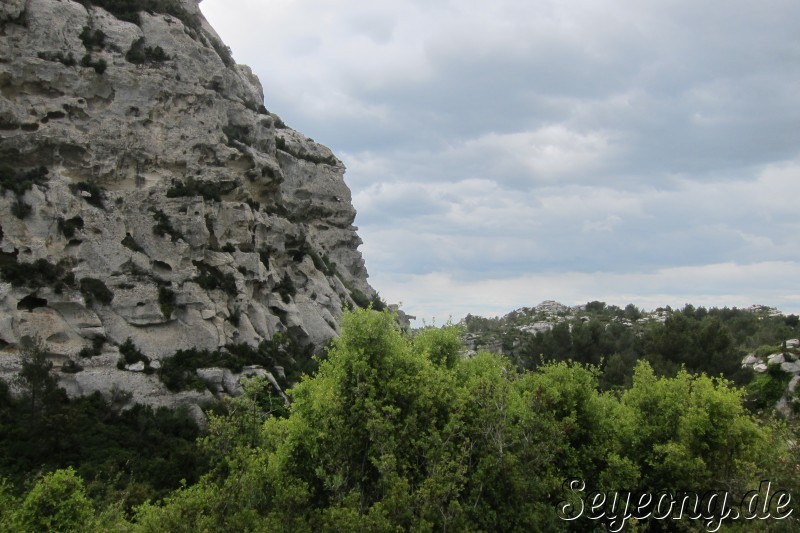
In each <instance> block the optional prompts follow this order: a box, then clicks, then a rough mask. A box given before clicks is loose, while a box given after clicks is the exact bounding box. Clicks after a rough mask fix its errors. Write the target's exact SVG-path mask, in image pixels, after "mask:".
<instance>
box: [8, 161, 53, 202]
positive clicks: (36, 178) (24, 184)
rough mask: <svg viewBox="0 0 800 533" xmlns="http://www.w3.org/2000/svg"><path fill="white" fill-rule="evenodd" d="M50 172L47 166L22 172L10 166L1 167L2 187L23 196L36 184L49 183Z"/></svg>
mask: <svg viewBox="0 0 800 533" xmlns="http://www.w3.org/2000/svg"><path fill="white" fill-rule="evenodd" d="M48 173H49V171H48V170H47V168H46V167H37V168H33V169H30V170H28V171H26V172H21V173H20V172H17V171H15V170H13V169H11V168H9V167H0V189H2V190H3V191H11V192H13V193H15V194H16V195H17V196H22V195H23V194H25V192H26V191H29V190H31V188H32V187H33V186H34V185H44V184H45V183H47V174H48Z"/></svg>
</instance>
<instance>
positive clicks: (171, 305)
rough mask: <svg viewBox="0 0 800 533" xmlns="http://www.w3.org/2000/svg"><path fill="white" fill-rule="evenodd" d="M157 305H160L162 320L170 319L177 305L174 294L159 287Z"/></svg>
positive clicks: (167, 288)
mask: <svg viewBox="0 0 800 533" xmlns="http://www.w3.org/2000/svg"><path fill="white" fill-rule="evenodd" d="M158 303H159V304H160V305H161V312H162V313H163V314H164V318H167V319H168V318H170V317H171V316H172V312H173V311H174V310H175V305H176V304H177V297H176V295H175V292H174V291H173V290H172V289H170V288H169V287H165V286H163V285H161V286H159V287H158Z"/></svg>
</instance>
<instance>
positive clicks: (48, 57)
mask: <svg viewBox="0 0 800 533" xmlns="http://www.w3.org/2000/svg"><path fill="white" fill-rule="evenodd" d="M36 55H37V57H38V58H39V59H44V60H45V61H58V62H59V63H61V64H62V65H64V66H65V67H74V66H75V65H77V64H78V62H77V61H76V60H75V56H73V55H72V52H70V53H69V54H67V55H64V52H56V53H48V52H39V53H37V54H36Z"/></svg>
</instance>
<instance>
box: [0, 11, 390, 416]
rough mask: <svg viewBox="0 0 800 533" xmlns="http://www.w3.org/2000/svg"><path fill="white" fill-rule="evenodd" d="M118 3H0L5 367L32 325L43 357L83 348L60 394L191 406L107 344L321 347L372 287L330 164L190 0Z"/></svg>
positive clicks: (211, 377) (339, 169) (64, 358)
mask: <svg viewBox="0 0 800 533" xmlns="http://www.w3.org/2000/svg"><path fill="white" fill-rule="evenodd" d="M130 5H136V3H133V4H131V3H130V2H127V3H126V2H111V1H108V0H82V1H80V2H79V1H72V0H5V1H4V2H3V3H2V4H0V95H1V97H0V186H2V190H0V193H2V194H1V195H0V252H2V253H1V254H0V268H2V270H0V274H2V282H0V346H2V347H4V348H3V349H2V351H0V377H3V378H8V377H9V376H11V375H12V374H14V373H15V372H16V371H17V370H18V368H19V359H18V356H17V353H18V351H17V348H18V346H19V344H20V342H21V341H23V340H24V339H26V338H33V337H35V336H38V337H40V338H41V339H43V340H44V341H45V343H46V346H47V350H48V352H49V355H50V356H51V358H52V359H53V360H54V361H55V362H56V365H57V366H59V365H60V364H69V365H74V364H75V361H78V354H82V355H93V356H92V357H87V358H85V359H81V360H80V361H79V362H80V366H81V367H83V371H82V372H77V373H73V374H64V375H63V376H62V379H61V382H62V384H64V385H65V386H66V387H67V389H68V390H69V391H70V393H71V394H75V395H77V394H86V393H91V392H93V391H95V390H100V391H101V392H104V393H110V391H111V390H112V389H115V388H116V389H122V390H127V391H131V392H132V393H133V395H134V399H135V400H136V401H139V402H142V403H151V404H156V405H162V404H166V405H170V404H174V403H176V402H178V403H181V402H186V403H191V404H196V403H197V402H198V401H200V400H202V399H203V398H208V397H209V396H210V393H209V392H203V393H198V392H185V393H181V394H182V395H183V396H181V395H175V394H171V393H169V392H168V391H167V390H166V389H165V388H164V387H163V385H162V384H161V383H160V382H159V381H158V379H157V378H156V376H154V375H147V374H146V373H144V372H137V370H144V368H139V366H142V365H137V363H133V364H128V365H127V367H125V368H124V369H122V370H120V369H117V368H116V363H117V361H118V360H119V359H120V352H119V347H120V346H121V345H122V344H123V343H124V342H125V341H126V340H127V339H131V341H132V342H133V344H134V345H135V346H136V347H138V349H139V350H141V352H142V353H143V354H146V356H147V358H148V360H149V361H150V366H149V369H157V368H158V366H159V362H160V361H162V360H164V359H165V358H169V357H170V356H171V355H172V354H173V353H175V352H176V351H177V350H181V349H189V348H197V349H206V350H216V349H219V348H220V347H223V346H226V345H230V344H239V343H247V344H250V345H257V344H258V343H259V342H262V341H265V340H269V339H272V338H273V337H274V336H275V335H276V334H278V333H281V334H284V335H286V336H287V338H290V339H291V340H292V341H293V342H295V343H296V344H297V345H298V346H305V347H309V348H310V349H317V350H318V349H319V348H320V347H321V346H322V345H323V344H324V343H325V342H326V341H327V340H328V339H330V338H331V337H333V336H335V335H336V334H337V328H338V326H337V321H338V318H339V317H340V315H341V310H342V308H343V307H346V306H352V305H364V303H365V302H368V301H369V300H370V299H373V298H375V297H376V293H375V292H374V290H373V289H372V288H371V287H370V286H369V284H368V283H367V272H366V269H365V266H364V262H363V259H362V257H361V254H360V252H359V251H358V249H357V248H358V246H359V244H360V243H361V240H360V239H359V237H358V235H357V234H356V230H357V228H356V227H355V226H354V225H353V221H354V218H355V210H354V209H353V207H352V205H351V201H350V200H351V195H350V190H349V189H348V187H347V185H346V184H345V182H344V180H343V174H344V170H345V168H344V165H343V164H342V163H341V161H339V160H338V159H337V158H336V157H335V156H334V155H333V154H332V153H331V151H330V150H329V149H327V148H326V147H324V146H322V145H320V144H317V143H316V142H314V141H313V140H311V139H310V138H308V137H306V136H304V135H303V134H301V133H299V132H297V131H294V130H292V129H291V128H289V127H287V126H286V125H285V124H284V123H283V122H282V121H281V119H280V118H279V117H278V116H277V115H276V114H274V113H271V112H269V111H268V110H267V109H266V108H265V106H264V96H263V91H262V88H261V86H260V84H259V82H258V80H257V79H256V78H255V76H254V75H253V73H252V72H251V71H250V69H249V68H248V67H246V66H242V65H236V64H235V63H234V62H233V60H232V58H231V56H230V52H229V50H228V49H227V48H226V47H225V46H224V45H223V44H222V43H221V41H220V39H219V37H218V36H217V34H216V33H215V32H214V30H213V29H212V28H211V27H210V26H209V25H208V23H207V22H206V21H205V19H204V18H203V16H202V13H201V12H200V10H199V8H198V6H197V2H196V1H194V0H180V1H178V0H149V1H148V2H144V3H140V5H146V6H147V8H148V10H146V11H136V9H133V10H131V8H130ZM120 6H122V7H120ZM69 361H72V363H68V362H69ZM226 370H227V369H226ZM273 373H277V372H273ZM199 374H200V375H201V377H202V376H205V378H207V381H209V382H212V383H214V384H215V385H213V386H212V387H211V388H212V389H214V390H215V392H220V391H222V390H227V391H228V392H234V393H235V391H236V390H237V388H236V386H235V385H230V383H231V379H233V378H231V377H230V375H228V374H230V372H229V371H228V373H227V374H225V372H223V371H222V370H220V371H219V372H217V371H207V372H199ZM218 374H219V375H218ZM222 374H225V375H224V376H222ZM220 376H221V377H220ZM270 377H272V374H270ZM218 378H219V379H218ZM272 379H274V378H272ZM225 383H228V385H224V384H225ZM116 389H115V390H116Z"/></svg>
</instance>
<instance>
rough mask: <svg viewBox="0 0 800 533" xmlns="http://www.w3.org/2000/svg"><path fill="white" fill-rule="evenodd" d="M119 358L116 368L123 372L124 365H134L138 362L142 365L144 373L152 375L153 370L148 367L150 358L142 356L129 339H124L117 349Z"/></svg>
mask: <svg viewBox="0 0 800 533" xmlns="http://www.w3.org/2000/svg"><path fill="white" fill-rule="evenodd" d="M119 353H120V356H121V357H120V358H119V361H117V368H119V369H120V370H123V369H124V368H125V366H126V365H135V364H136V363H138V362H139V361H141V362H143V363H144V367H145V372H147V373H148V374H149V373H152V372H153V369H152V368H151V367H150V358H149V357H147V356H146V355H144V354H143V353H142V352H141V351H139V348H137V347H136V345H135V344H134V343H133V341H132V340H131V338H130V337H128V338H127V339H125V342H123V343H122V344H121V345H120V347H119Z"/></svg>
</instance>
